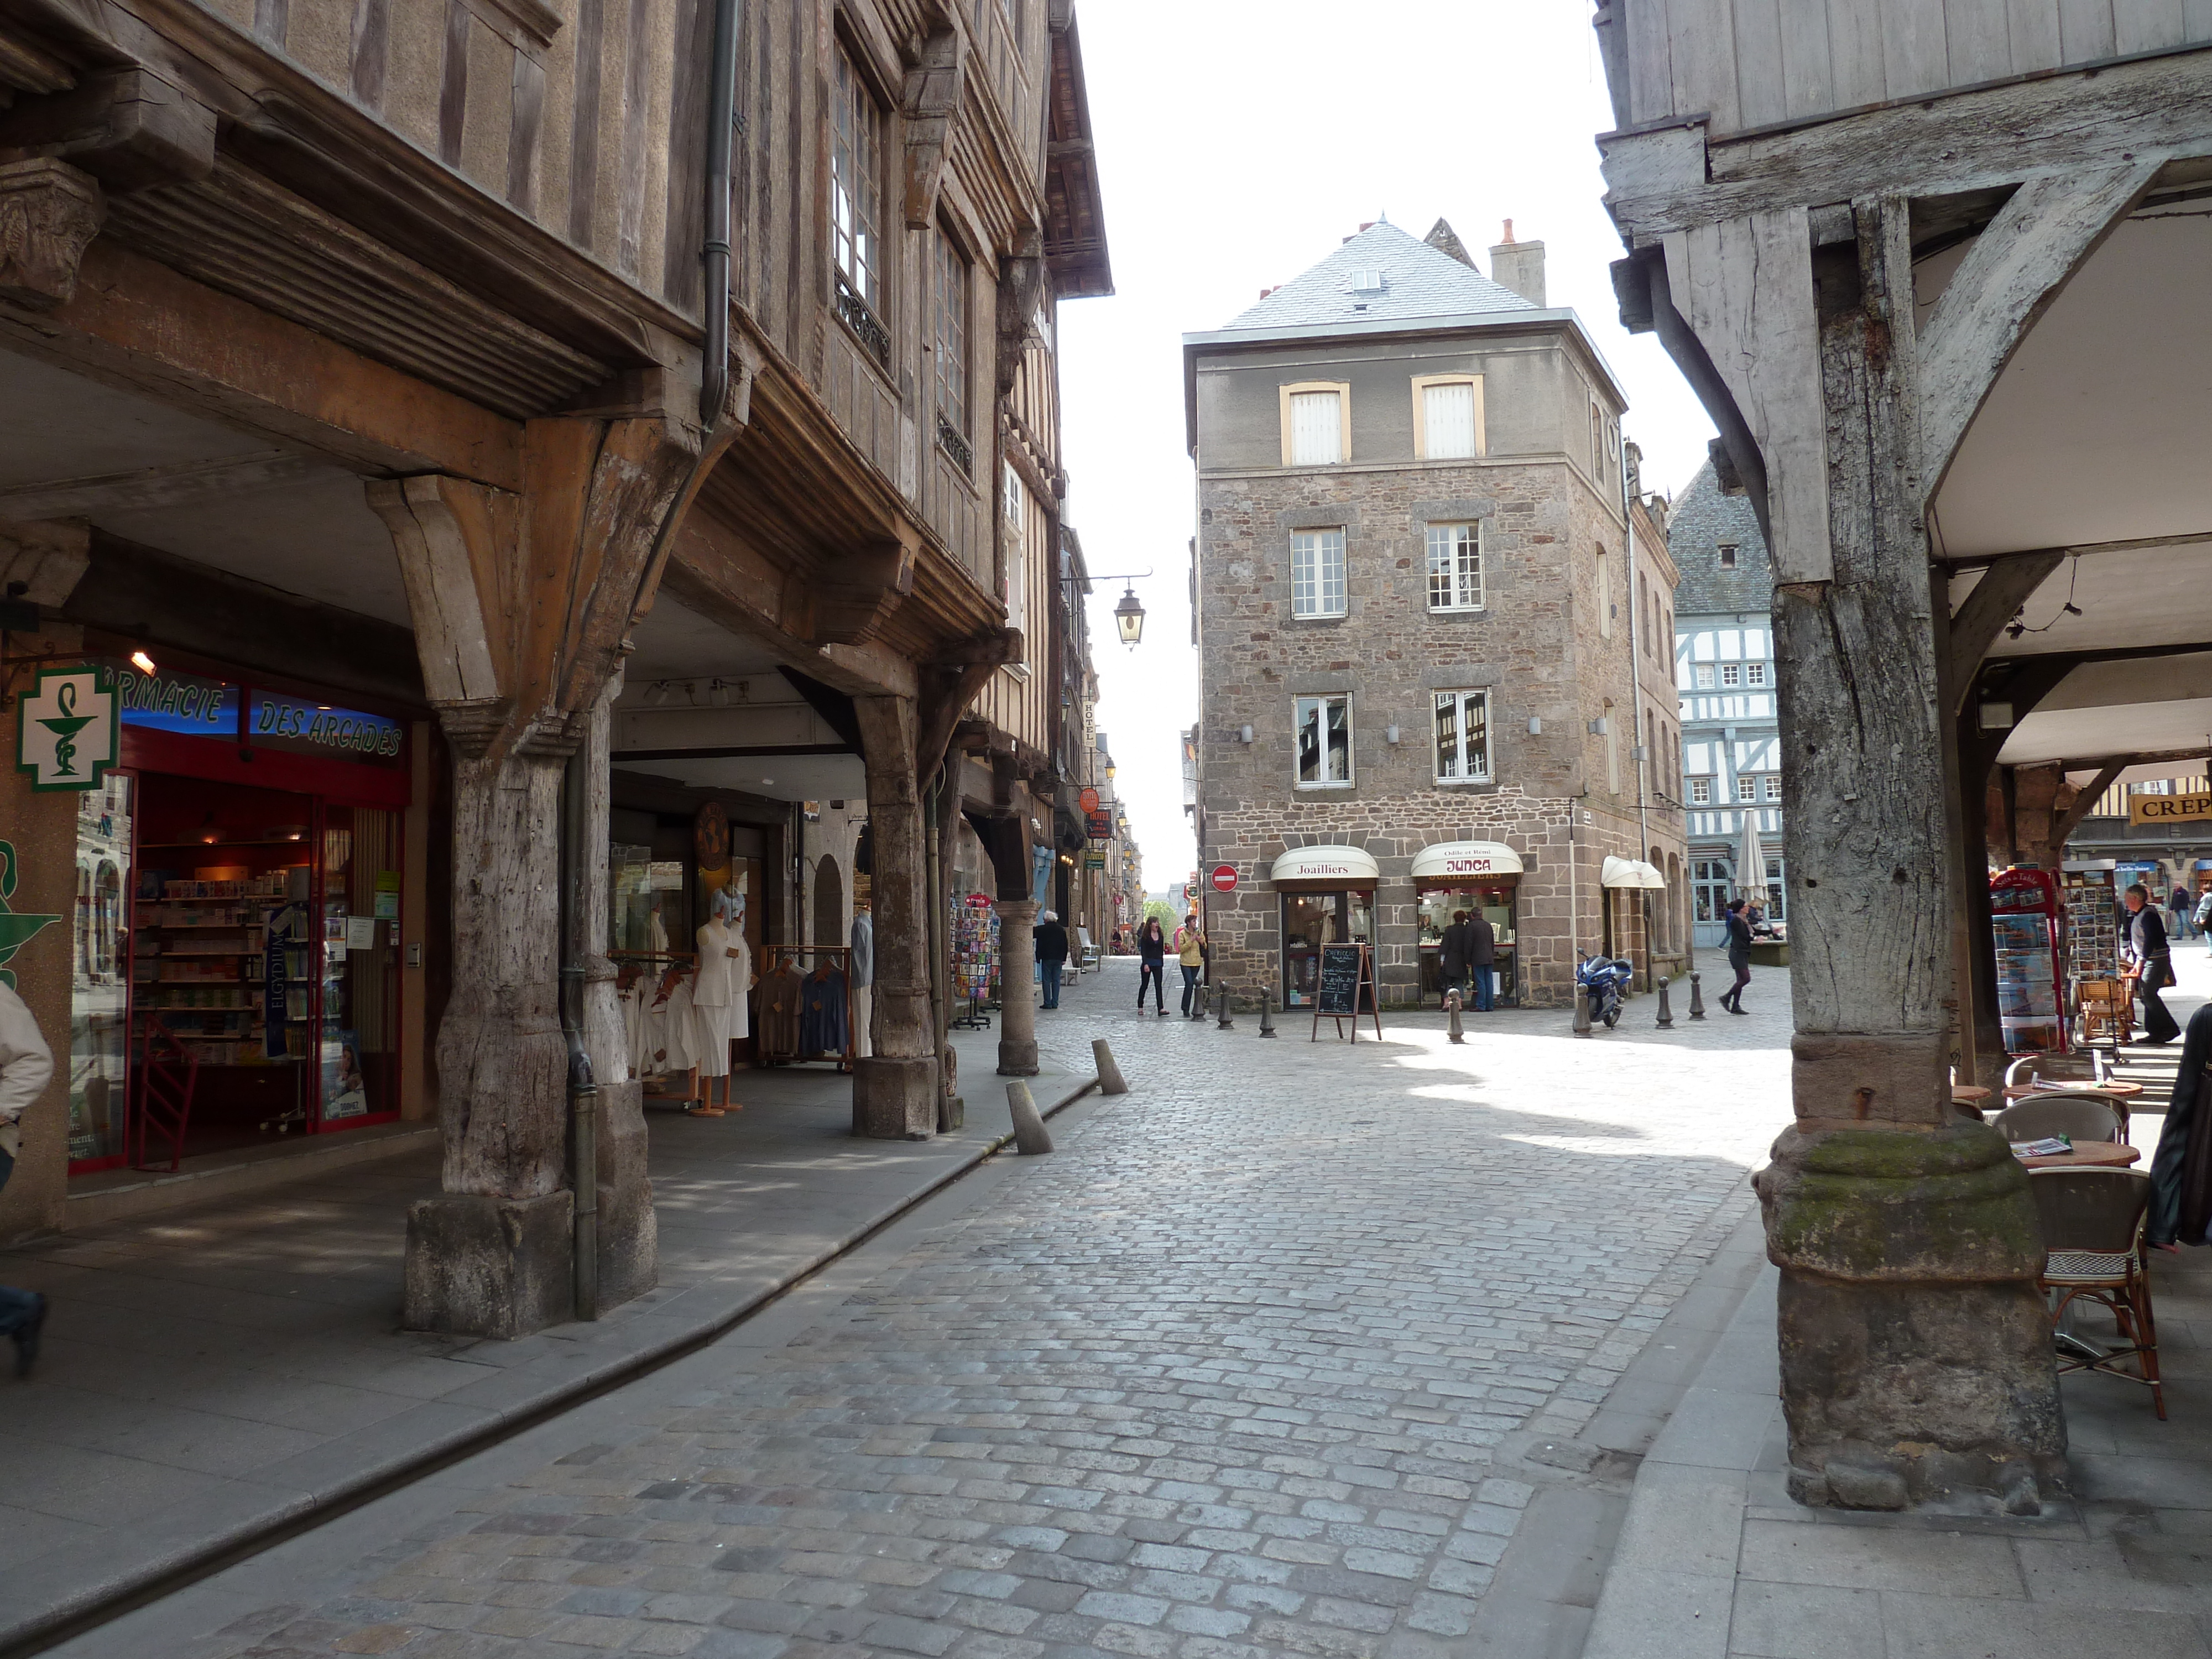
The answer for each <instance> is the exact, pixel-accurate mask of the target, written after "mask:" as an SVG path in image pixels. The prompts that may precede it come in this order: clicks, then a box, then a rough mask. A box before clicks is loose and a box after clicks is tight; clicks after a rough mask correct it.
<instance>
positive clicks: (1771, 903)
mask: <svg viewBox="0 0 2212 1659" xmlns="http://www.w3.org/2000/svg"><path fill="white" fill-rule="evenodd" d="M1667 544H1668V547H1669V549H1671V550H1672V551H1673V554H1674V565H1675V568H1676V569H1678V570H1679V571H1680V573H1681V586H1680V588H1679V589H1678V590H1677V591H1676V593H1675V605H1676V609H1675V611H1674V677H1675V678H1674V683H1675V685H1676V687H1677V689H1678V690H1680V693H1681V699H1682V782H1683V790H1684V805H1685V806H1686V808H1687V811H1688V817H1689V836H1690V902H1691V906H1692V916H1693V918H1694V920H1693V923H1692V926H1693V927H1694V929H1695V933H1696V941H1697V943H1698V944H1699V945H1720V944H1721V943H1722V942H1723V939H1725V937H1726V935H1727V933H1728V922H1727V915H1726V913H1727V908H1728V901H1729V900H1730V899H1731V898H1735V897H1736V896H1739V895H1741V896H1747V897H1749V896H1757V897H1758V898H1759V901H1760V902H1762V903H1764V904H1765V907H1766V914H1767V918H1768V920H1770V921H1779V922H1786V921H1788V919H1789V915H1790V904H1789V890H1788V884H1787V883H1786V882H1785V881H1784V863H1783V854H1782V812H1783V799H1782V737H1781V731H1782V727H1781V720H1780V716H1779V715H1778V713H1777V712H1776V699H1777V696H1778V687H1777V684H1776V681H1777V679H1778V665H1777V664H1776V661H1775V656H1774V624H1773V616H1772V609H1773V604H1774V572H1773V568H1772V566H1771V563H1770V562H1769V561H1768V559H1767V556H1766V540H1765V538H1764V537H1762V536H1761V535H1760V534H1759V515H1758V514H1757V513H1754V512H1753V510H1752V506H1751V501H1750V499H1749V497H1747V496H1745V495H1723V493H1722V492H1721V487H1720V483H1719V481H1718V480H1717V478H1716V477H1714V473H1713V468H1712V465H1711V463H1710V462H1709V463H1707V464H1706V465H1705V466H1704V467H1703V468H1701V469H1700V470H1699V473H1698V476H1697V477H1695V478H1693V479H1692V480H1691V481H1690V486H1689V488H1688V489H1685V490H1684V491H1683V492H1682V494H1681V496H1680V499H1679V500H1677V501H1675V503H1674V510H1673V512H1672V513H1670V514H1669V515H1668V523H1667ZM1747 819H1748V820H1749V822H1748V823H1747V822H1746V820H1747ZM1751 836H1756V837H1757V838H1758V841H1757V845H1756V848H1753V843H1752V842H1751V841H1750V840H1749V839H1747V838H1748V837H1751Z"/></svg>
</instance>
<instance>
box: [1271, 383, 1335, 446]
mask: <svg viewBox="0 0 2212 1659" xmlns="http://www.w3.org/2000/svg"><path fill="white" fill-rule="evenodd" d="M1311 392H1334V394H1335V395H1336V423H1337V437H1336V459H1334V460H1333V461H1302V460H1299V459H1297V434H1296V430H1295V428H1293V427H1292V425H1291V398H1297V397H1304V396H1305V395H1307V394H1308V393H1311ZM1281 398H1282V421H1283V465H1285V466H1341V465H1344V464H1345V463H1346V461H1348V460H1350V459H1352V382H1351V381H1349V380H1293V381H1291V382H1290V383H1289V384H1288V385H1286V386H1283V387H1282V388H1281Z"/></svg>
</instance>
